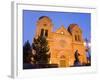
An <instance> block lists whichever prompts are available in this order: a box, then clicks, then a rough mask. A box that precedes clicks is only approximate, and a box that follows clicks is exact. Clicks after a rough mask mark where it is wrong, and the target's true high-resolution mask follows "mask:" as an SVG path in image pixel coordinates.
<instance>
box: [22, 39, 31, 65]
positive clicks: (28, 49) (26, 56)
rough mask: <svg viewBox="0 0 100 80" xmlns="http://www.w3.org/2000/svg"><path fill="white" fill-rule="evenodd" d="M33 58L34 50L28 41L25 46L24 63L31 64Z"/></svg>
mask: <svg viewBox="0 0 100 80" xmlns="http://www.w3.org/2000/svg"><path fill="white" fill-rule="evenodd" d="M31 57H32V49H31V45H30V43H29V41H28V40H27V41H26V42H25V44H24V46H23V63H30V62H31Z"/></svg>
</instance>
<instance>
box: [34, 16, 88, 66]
mask: <svg viewBox="0 0 100 80" xmlns="http://www.w3.org/2000/svg"><path fill="white" fill-rule="evenodd" d="M53 28H54V26H53V23H52V20H51V19H50V18H49V17H47V16H41V17H40V18H39V19H38V21H37V24H36V35H35V37H38V36H39V35H40V34H43V35H45V36H46V37H47V40H48V45H49V48H50V53H51V57H50V64H58V66H59V67H68V66H73V65H74V61H75V57H74V54H75V51H76V50H77V51H78V53H79V54H80V56H79V61H80V63H81V64H83V63H87V58H86V51H85V49H86V48H85V46H84V40H83V37H82V30H81V29H80V27H79V26H78V25H77V24H70V25H69V26H68V28H67V29H66V28H65V27H64V26H63V25H62V26H61V27H60V28H59V29H57V30H56V31H53Z"/></svg>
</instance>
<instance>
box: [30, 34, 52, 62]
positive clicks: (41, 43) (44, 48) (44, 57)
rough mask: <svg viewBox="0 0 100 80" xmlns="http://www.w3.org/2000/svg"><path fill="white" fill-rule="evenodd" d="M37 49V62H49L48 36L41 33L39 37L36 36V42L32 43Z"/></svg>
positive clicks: (35, 58)
mask: <svg viewBox="0 0 100 80" xmlns="http://www.w3.org/2000/svg"><path fill="white" fill-rule="evenodd" d="M32 47H33V49H34V50H35V52H36V53H35V54H34V60H35V63H36V64H48V63H49V59H50V53H49V47H48V41H47V40H46V37H45V36H43V35H40V36H39V37H38V38H37V39H36V38H34V43H33V44H32Z"/></svg>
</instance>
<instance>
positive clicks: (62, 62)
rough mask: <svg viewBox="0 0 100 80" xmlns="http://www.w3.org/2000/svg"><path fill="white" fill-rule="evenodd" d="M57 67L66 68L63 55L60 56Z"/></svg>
mask: <svg viewBox="0 0 100 80" xmlns="http://www.w3.org/2000/svg"><path fill="white" fill-rule="evenodd" d="M59 65H60V67H66V57H65V55H61V56H60V61H59Z"/></svg>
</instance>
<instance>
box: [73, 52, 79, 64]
mask: <svg viewBox="0 0 100 80" xmlns="http://www.w3.org/2000/svg"><path fill="white" fill-rule="evenodd" d="M79 56H80V54H79V53H78V50H76V51H75V54H74V57H75V61H74V66H80V61H79Z"/></svg>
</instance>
